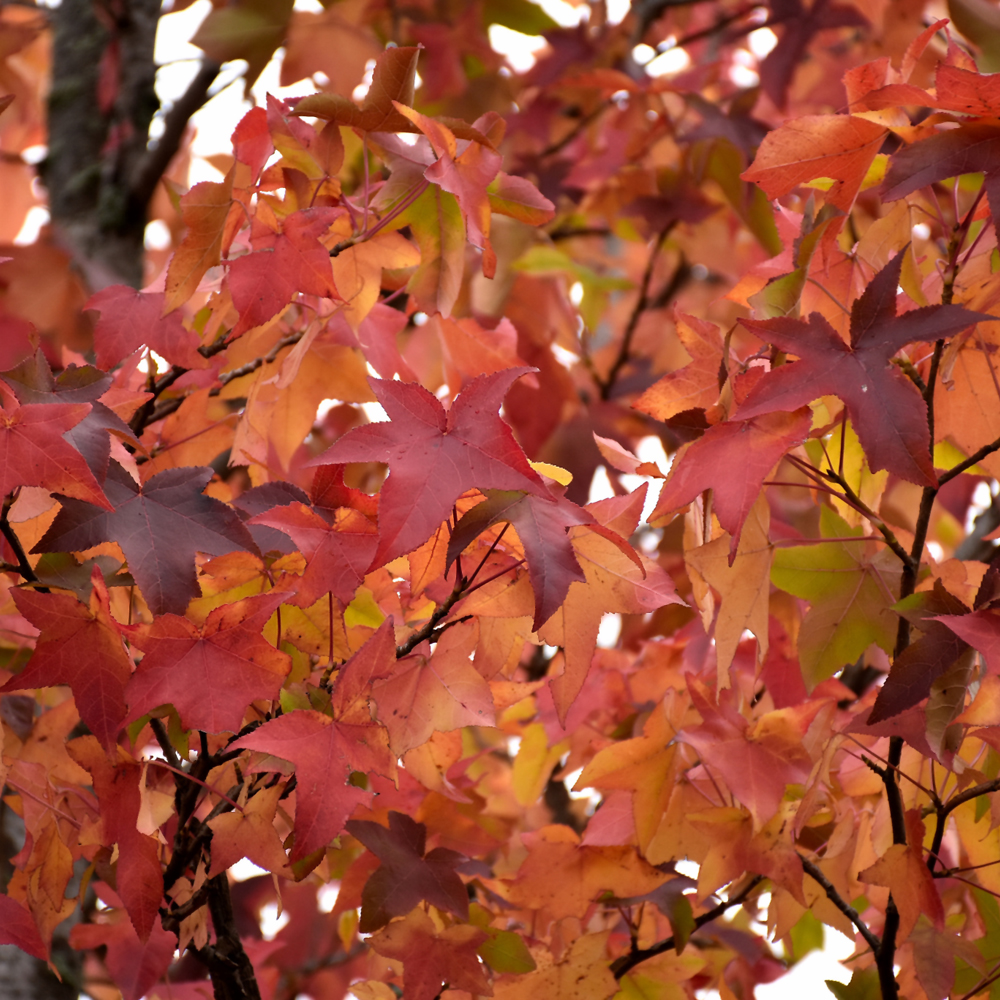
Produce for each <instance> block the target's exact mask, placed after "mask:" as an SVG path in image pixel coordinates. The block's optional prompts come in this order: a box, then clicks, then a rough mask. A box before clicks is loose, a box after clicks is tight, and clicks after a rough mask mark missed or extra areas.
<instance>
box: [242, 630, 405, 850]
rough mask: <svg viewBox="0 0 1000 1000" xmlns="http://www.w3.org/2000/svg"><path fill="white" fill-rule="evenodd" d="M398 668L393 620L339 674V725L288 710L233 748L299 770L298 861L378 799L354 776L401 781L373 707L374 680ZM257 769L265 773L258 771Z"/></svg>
mask: <svg viewBox="0 0 1000 1000" xmlns="http://www.w3.org/2000/svg"><path fill="white" fill-rule="evenodd" d="M395 662H396V644H395V639H394V638H393V629H392V622H391V620H387V621H386V623H385V624H384V625H383V626H381V627H380V628H379V629H378V630H377V631H376V632H375V634H374V635H373V636H372V637H371V639H369V640H368V642H366V643H365V644H364V645H363V646H362V647H361V649H359V650H358V651H357V653H355V654H354V655H353V656H352V657H351V658H350V659H349V660H348V661H347V663H345V664H344V665H343V666H342V667H341V668H340V671H339V673H338V675H337V681H336V684H335V685H334V689H333V695H332V699H331V707H332V710H333V716H334V717H333V718H332V719H331V718H330V717H329V716H326V715H323V714H321V713H319V712H314V711H309V710H299V711H294V712H289V713H286V714H285V715H282V716H281V717H279V718H277V719H272V720H271V721H269V722H265V723H264V725H263V726H261V727H260V728H258V729H256V730H255V731H254V732H252V733H251V734H250V735H249V736H244V737H242V738H241V739H240V740H237V741H236V742H235V743H234V744H233V746H234V747H237V748H239V747H246V748H247V749H251V750H259V751H261V752H263V753H269V754H273V755H274V756H275V757H280V758H282V759H283V760H287V761H290V762H291V763H292V764H294V765H295V779H296V792H295V844H294V846H293V848H292V854H291V859H292V861H293V862H294V861H299V860H301V859H302V858H304V857H307V856H308V855H309V854H312V853H313V852H314V851H316V850H319V849H320V848H321V847H323V846H325V845H326V844H329V843H330V841H331V840H333V838H334V837H336V836H337V835H338V834H339V833H340V831H341V830H342V829H343V828H344V822H345V821H346V820H347V818H348V817H349V816H350V815H351V813H352V812H353V811H354V808H355V806H357V805H358V804H360V803H368V802H370V801H371V797H372V793H371V791H365V790H364V789H362V788H358V787H357V786H355V785H352V784H350V782H349V780H348V779H349V778H350V776H351V772H352V771H363V772H375V773H378V774H382V775H385V776H386V777H388V778H394V777H395V775H396V756H395V755H394V754H392V753H390V752H389V744H388V739H387V736H386V731H385V730H384V729H382V728H381V727H380V726H378V725H376V724H374V723H373V722H372V715H371V710H370V708H369V693H370V690H371V683H372V680H373V678H377V677H383V676H385V675H386V674H387V673H388V672H389V671H390V670H392V668H393V667H394V665H395ZM256 770H258V771H259V770H266V767H265V766H263V765H257V766H256ZM331 784H332V785H333V787H334V788H335V789H336V792H335V793H331Z"/></svg>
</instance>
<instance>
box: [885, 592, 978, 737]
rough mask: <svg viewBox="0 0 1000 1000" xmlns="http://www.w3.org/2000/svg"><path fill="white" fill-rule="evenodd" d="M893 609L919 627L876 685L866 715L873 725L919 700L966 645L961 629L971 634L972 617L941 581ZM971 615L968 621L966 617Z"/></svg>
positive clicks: (957, 657) (973, 614)
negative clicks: (875, 691) (887, 672)
mask: <svg viewBox="0 0 1000 1000" xmlns="http://www.w3.org/2000/svg"><path fill="white" fill-rule="evenodd" d="M895 610H896V611H898V612H899V614H900V615H902V616H903V617H904V618H906V619H907V621H909V622H910V624H911V625H915V626H916V627H917V628H919V629H920V632H921V634H920V635H919V637H917V638H915V639H912V640H911V642H910V645H909V646H907V647H906V649H904V650H903V651H902V652H901V653H900V654H899V655H898V656H897V657H896V658H895V659H894V660H893V663H892V668H891V669H890V671H889V676H888V677H886V679H885V683H884V684H883V685H882V687H881V688H880V689H879V693H878V697H877V698H876V699H875V705H874V706H873V708H872V710H871V714H870V715H869V716H868V724H869V725H874V724H875V723H876V722H881V721H882V720H884V719H888V718H890V717H891V716H893V715H898V714H899V713H900V712H905V711H906V709H908V708H912V707H913V706H914V705H916V704H917V703H918V702H920V701H923V699H924V698H926V697H927V696H928V695H929V694H930V692H931V685H932V684H933V683H934V682H935V681H936V680H937V679H938V678H939V677H941V676H942V675H943V674H944V673H946V672H947V670H948V669H949V668H950V667H951V666H952V664H954V663H955V661H956V660H958V659H959V657H961V656H962V654H963V653H964V652H965V651H966V650H967V649H968V648H969V643H968V642H967V641H966V640H965V638H964V636H963V635H962V633H963V632H970V631H971V632H975V630H976V623H975V622H976V619H975V616H976V615H979V614H981V612H973V613H972V614H970V613H969V609H968V608H967V607H966V606H965V605H964V604H963V603H962V602H961V601H960V600H959V599H958V598H957V597H955V596H954V595H953V594H950V593H948V591H947V590H945V589H944V587H942V586H941V584H940V581H938V582H937V584H936V585H935V587H934V590H933V591H931V592H929V593H928V592H921V593H919V594H914V595H912V596H911V597H908V598H906V599H905V600H903V601H900V602H899V604H897V605H896V607H895ZM966 618H969V619H971V620H970V621H966V620H965V619H966Z"/></svg>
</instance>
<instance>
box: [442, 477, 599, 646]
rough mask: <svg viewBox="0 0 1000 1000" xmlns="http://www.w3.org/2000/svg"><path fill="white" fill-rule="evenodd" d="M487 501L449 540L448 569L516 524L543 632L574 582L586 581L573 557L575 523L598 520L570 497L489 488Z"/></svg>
mask: <svg viewBox="0 0 1000 1000" xmlns="http://www.w3.org/2000/svg"><path fill="white" fill-rule="evenodd" d="M485 493H486V500H485V502H484V503H481V504H477V505H476V506H475V507H473V508H472V510H470V511H469V512H468V513H466V514H464V515H463V516H462V517H461V518H460V519H459V522H458V524H456V525H455V528H454V530H453V531H452V533H451V539H450V540H449V542H448V562H447V565H448V566H451V564H452V563H453V562H454V561H455V558H456V557H457V556H458V555H460V554H461V552H462V550H463V549H465V548H466V547H467V546H468V545H470V544H471V543H472V541H473V540H474V539H475V538H477V537H478V536H479V535H481V534H482V533H483V532H484V531H485V530H486V529H487V528H489V527H491V526H492V525H494V524H498V523H500V522H501V521H506V522H507V523H508V524H512V525H514V527H515V528H516V529H517V537H518V538H519V539H520V540H521V544H522V545H523V546H524V553H525V556H526V558H527V560H528V575H529V577H530V578H531V586H532V589H533V590H534V592H535V620H534V625H533V627H534V628H535V629H537V628H539V627H540V626H541V625H542V624H543V623H545V622H546V621H548V619H549V618H551V617H552V615H554V614H555V612H556V609H557V608H558V607H559V605H560V604H562V602H563V601H564V600H566V594H567V592H568V591H569V585H570V584H571V583H573V581H574V580H577V581H580V582H583V581H584V580H585V579H586V577H585V576H584V575H583V570H582V569H580V564H579V563H578V562H577V561H576V556H575V555H574V553H573V544H572V542H571V541H570V539H569V536H568V535H567V533H566V532H567V531H568V530H569V529H570V528H571V527H572V526H573V525H575V524H594V523H595V522H594V516H593V515H592V514H591V513H590V512H589V511H586V510H584V509H583V508H582V507H578V506H577V505H576V504H575V503H572V502H571V501H569V500H567V499H566V498H565V497H552V498H551V499H548V500H546V499H543V498H541V497H537V496H533V495H531V494H529V493H521V492H517V491H512V490H486V491H485Z"/></svg>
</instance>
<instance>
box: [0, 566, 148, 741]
mask: <svg viewBox="0 0 1000 1000" xmlns="http://www.w3.org/2000/svg"><path fill="white" fill-rule="evenodd" d="M91 582H92V585H93V589H92V590H91V594H90V601H89V602H88V603H87V604H81V603H80V602H79V601H78V600H77V599H76V598H75V597H73V596H71V595H70V594H43V593H40V592H38V591H35V590H12V591H11V596H12V597H13V598H14V603H15V604H16V605H17V609H18V611H20V612H21V614H22V615H24V617H25V618H27V619H28V621H29V622H31V624H32V625H34V626H35V627H36V628H38V629H40V630H41V633H42V634H41V636H39V638H38V641H37V643H36V645H35V652H34V653H33V654H32V657H31V659H30V660H29V661H28V666H27V667H26V668H25V669H24V670H23V671H21V673H20V674H18V675H17V676H16V677H12V678H11V679H10V680H9V681H8V682H7V683H6V685H4V687H3V688H2V689H0V690H6V691H20V690H24V689H25V688H35V687H51V686H52V685H55V684H68V685H69V687H70V689H71V690H72V692H73V697H74V699H75V700H76V707H77V711H79V713H80V718H81V719H83V721H84V722H85V723H86V724H87V725H88V726H89V727H90V731H91V732H92V733H94V734H95V735H96V736H97V738H98V739H99V740H100V741H101V744H102V745H103V746H104V747H105V748H107V749H111V748H112V747H114V745H115V743H116V742H117V739H118V731H119V730H120V729H121V726H122V721H123V719H124V718H125V685H126V684H127V683H128V680H129V677H131V675H132V660H131V658H130V657H129V655H128V653H127V652H126V651H125V646H124V644H123V643H122V633H121V629H120V627H119V625H118V623H117V622H116V621H115V620H114V618H112V617H111V609H110V605H109V602H108V588H107V587H106V586H105V583H104V577H103V576H102V575H101V571H100V570H99V569H98V568H97V567H96V566H95V567H94V570H93V573H92V574H91Z"/></svg>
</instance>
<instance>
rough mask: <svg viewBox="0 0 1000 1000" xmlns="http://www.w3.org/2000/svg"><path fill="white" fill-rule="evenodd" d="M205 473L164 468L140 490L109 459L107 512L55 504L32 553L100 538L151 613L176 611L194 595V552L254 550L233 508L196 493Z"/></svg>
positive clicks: (84, 545)
mask: <svg viewBox="0 0 1000 1000" xmlns="http://www.w3.org/2000/svg"><path fill="white" fill-rule="evenodd" d="M46 409H51V407H46ZM211 478H212V470H211V469H209V468H203V467H194V468H182V469H168V470H167V471H166V472H161V473H159V474H158V475H156V476H153V477H152V479H150V480H149V482H147V483H146V484H145V485H143V486H142V487H140V486H139V485H138V484H137V483H136V482H135V480H134V479H132V477H131V476H130V475H129V474H128V473H127V472H126V471H125V470H124V469H123V468H122V467H121V466H120V465H118V464H117V463H116V462H113V463H112V464H111V468H110V469H109V471H108V479H107V482H106V483H105V489H106V490H107V491H108V494H109V496H110V499H111V502H112V504H113V505H114V506H113V508H112V509H111V510H110V512H106V511H103V510H99V509H95V508H94V506H93V505H92V504H84V503H80V502H79V501H76V500H65V501H63V509H62V510H61V511H60V512H59V514H58V515H57V516H56V519H55V521H53V522H52V526H51V527H50V528H49V530H48V531H47V532H46V533H45V535H44V536H43V538H42V540H41V541H40V542H39V543H38V545H36V546H35V551H38V552H79V551H82V550H83V549H89V548H90V547H91V546H93V545H99V544H100V543H101V542H112V541H113V542H117V543H118V544H119V545H120V546H121V547H122V551H123V552H124V553H125V558H126V559H128V566H129V572H131V574H132V576H133V577H134V578H135V582H136V583H137V584H138V585H139V587H140V589H141V590H142V596H143V597H144V598H145V599H146V603H147V604H148V605H149V608H150V610H151V611H152V612H153V614H157V615H158V614H163V613H164V612H172V613H175V614H182V613H183V612H184V610H185V609H186V608H187V606H188V602H189V601H190V600H191V599H192V598H194V597H198V596H200V594H201V590H200V588H199V587H198V581H197V579H196V576H195V569H194V557H195V553H196V552H207V553H209V554H210V555H223V554H224V553H226V552H233V551H235V550H236V549H247V550H249V551H251V552H254V551H256V545H255V544H254V541H253V538H252V537H251V536H250V533H249V532H248V531H247V529H246V528H245V527H244V526H243V523H242V522H241V521H240V519H239V516H238V515H237V514H236V512H235V511H234V510H232V508H230V507H227V506H226V505H225V504H224V503H222V502H220V501H219V500H215V499H213V498H212V497H209V496H205V495H204V493H202V490H203V489H204V488H205V486H206V485H207V483H208V481H209V480H210V479H211Z"/></svg>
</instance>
